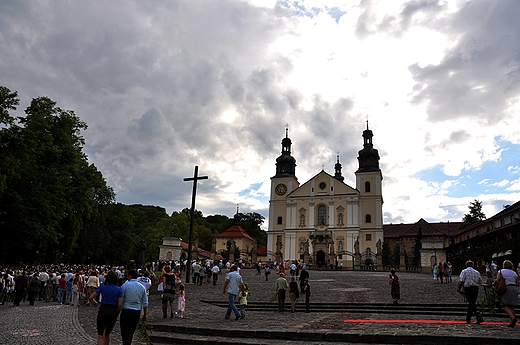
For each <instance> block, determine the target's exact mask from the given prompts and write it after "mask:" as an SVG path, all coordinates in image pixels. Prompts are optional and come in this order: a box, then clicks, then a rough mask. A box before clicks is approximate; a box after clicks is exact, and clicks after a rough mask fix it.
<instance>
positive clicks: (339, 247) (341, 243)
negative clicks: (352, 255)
mask: <svg viewBox="0 0 520 345" xmlns="http://www.w3.org/2000/svg"><path fill="white" fill-rule="evenodd" d="M342 251H343V241H339V242H338V252H339V253H341V252H342Z"/></svg>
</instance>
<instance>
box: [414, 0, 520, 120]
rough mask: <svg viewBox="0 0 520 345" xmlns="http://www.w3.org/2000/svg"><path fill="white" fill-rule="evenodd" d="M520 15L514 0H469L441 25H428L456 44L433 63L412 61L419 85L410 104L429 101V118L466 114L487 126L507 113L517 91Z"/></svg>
mask: <svg viewBox="0 0 520 345" xmlns="http://www.w3.org/2000/svg"><path fill="white" fill-rule="evenodd" d="M519 17H520V2H518V1H469V2H467V3H465V4H464V6H463V8H462V9H461V10H460V11H459V12H457V13H455V14H453V15H451V16H450V18H449V19H448V20H446V22H445V25H446V26H445V27H440V26H439V27H432V29H435V30H438V31H441V32H445V33H446V34H448V35H449V37H453V38H456V39H457V43H456V44H455V45H454V46H453V47H452V48H450V49H448V50H447V51H446V53H445V56H444V58H443V59H442V61H441V62H440V63H439V64H437V65H428V66H424V67H421V66H419V65H418V64H414V65H412V66H410V68H409V70H410V72H411V73H412V75H413V78H414V79H415V81H416V82H417V85H416V86H415V89H416V90H420V91H418V92H417V93H416V94H415V96H414V97H413V99H412V103H413V104H420V103H422V102H427V112H428V119H429V120H430V121H432V122H438V121H445V120H448V119H449V120H452V119H454V118H459V117H469V118H471V119H472V120H473V121H478V122H480V123H482V124H483V125H485V124H488V123H494V122H497V121H499V120H501V119H503V118H504V117H505V116H507V107H508V103H509V102H510V101H512V100H513V99H515V98H517V97H518V96H519V95H520V84H519V82H520V51H519V49H518V42H519V41H518V37H519V34H520V21H519V20H518V18H519Z"/></svg>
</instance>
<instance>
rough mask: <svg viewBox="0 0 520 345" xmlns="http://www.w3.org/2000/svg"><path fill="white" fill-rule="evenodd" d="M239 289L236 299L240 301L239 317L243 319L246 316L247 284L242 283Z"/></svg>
mask: <svg viewBox="0 0 520 345" xmlns="http://www.w3.org/2000/svg"><path fill="white" fill-rule="evenodd" d="M241 290H242V291H240V294H239V295H238V301H239V303H240V318H241V319H243V318H245V317H246V305H247V295H248V294H249V289H248V288H247V284H245V283H244V284H242V287H241Z"/></svg>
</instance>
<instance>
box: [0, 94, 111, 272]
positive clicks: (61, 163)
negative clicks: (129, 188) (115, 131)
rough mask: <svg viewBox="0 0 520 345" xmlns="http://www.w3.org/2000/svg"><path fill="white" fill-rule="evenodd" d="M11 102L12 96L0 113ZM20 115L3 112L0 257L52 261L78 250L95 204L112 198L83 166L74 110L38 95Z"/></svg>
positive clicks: (92, 170) (96, 173) (96, 175)
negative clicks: (9, 117) (11, 117)
mask: <svg viewBox="0 0 520 345" xmlns="http://www.w3.org/2000/svg"><path fill="white" fill-rule="evenodd" d="M0 93H1V92H0ZM4 94H5V89H4ZM13 95H14V94H13V93H11V96H13ZM14 104H16V102H15V101H14V100H13V99H12V98H11V99H10V101H9V102H8V104H7V107H6V106H5V104H4V106H3V108H2V109H4V110H5V109H7V108H9V107H10V109H12V107H13V106H14ZM25 114H26V115H25V117H19V118H18V121H17V123H16V122H13V121H10V120H7V121H6V120H5V118H6V117H5V112H4V113H3V114H2V119H3V121H4V122H6V126H5V127H2V128H1V129H0V133H1V134H0V135H1V145H0V146H1V149H0V161H2V162H5V161H6V160H7V161H10V163H11V164H12V165H11V166H10V168H9V169H5V167H3V165H2V167H3V171H2V177H3V178H4V180H5V183H4V184H3V186H4V187H2V189H1V193H0V224H2V230H3V235H4V238H3V241H2V244H0V258H1V259H3V260H4V262H20V261H23V262H32V261H35V260H38V261H45V262H53V261H56V260H59V259H63V258H64V257H67V256H69V255H70V254H71V253H73V252H74V251H75V250H76V249H77V248H78V241H79V239H80V237H81V232H82V231H83V230H84V229H85V224H86V223H87V222H89V221H90V220H92V219H94V218H95V217H96V214H97V211H98V205H99V204H100V203H110V202H113V200H114V198H115V196H114V193H113V190H112V189H111V188H110V187H108V186H107V185H106V182H105V181H104V179H103V177H102V175H101V173H99V171H98V170H97V169H96V168H95V166H94V165H89V164H88V161H87V157H86V155H85V154H84V153H83V151H82V150H83V146H84V139H83V137H82V136H81V134H80V132H81V131H82V130H85V129H86V128H87V126H86V124H85V123H84V122H82V121H81V120H80V119H79V118H78V117H77V116H76V115H75V114H74V112H72V111H65V110H62V109H60V108H58V107H56V102H54V101H52V100H50V99H49V98H47V97H39V98H35V99H33V100H32V102H31V104H30V106H29V107H27V109H26V110H25ZM100 240H101V239H100Z"/></svg>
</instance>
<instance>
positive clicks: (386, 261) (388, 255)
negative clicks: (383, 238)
mask: <svg viewBox="0 0 520 345" xmlns="http://www.w3.org/2000/svg"><path fill="white" fill-rule="evenodd" d="M382 249H383V250H382V252H383V256H382V259H383V266H390V265H391V264H392V251H391V249H390V243H388V242H383V248H382Z"/></svg>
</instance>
